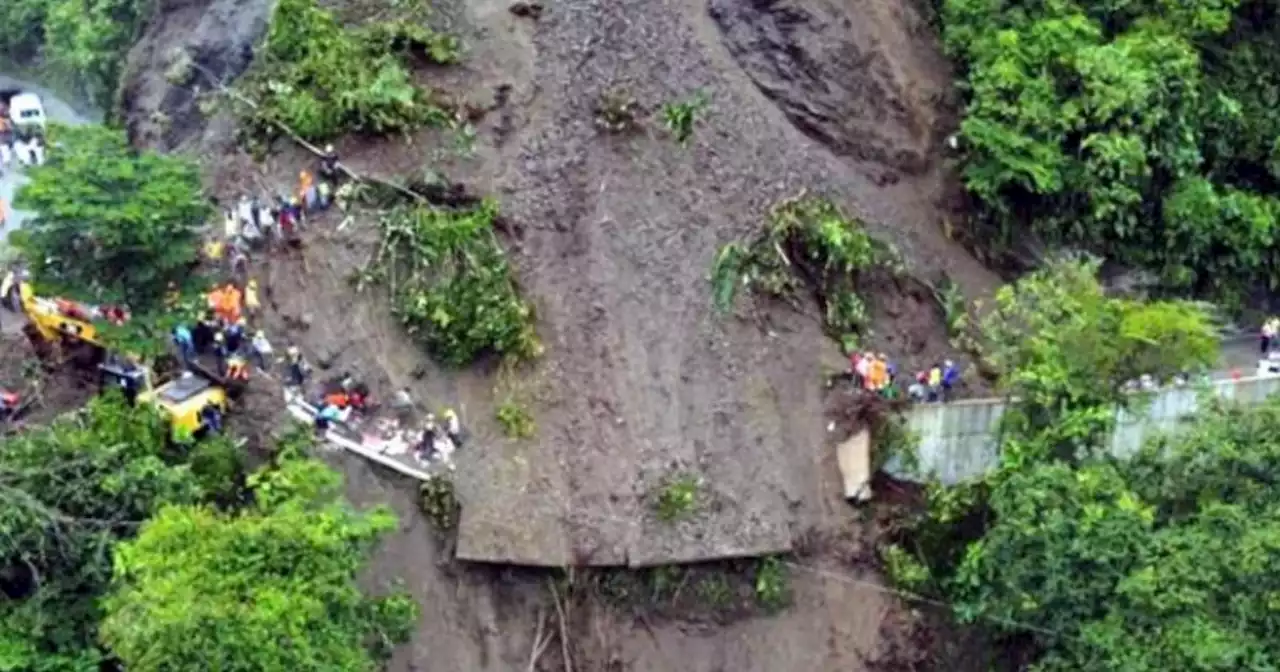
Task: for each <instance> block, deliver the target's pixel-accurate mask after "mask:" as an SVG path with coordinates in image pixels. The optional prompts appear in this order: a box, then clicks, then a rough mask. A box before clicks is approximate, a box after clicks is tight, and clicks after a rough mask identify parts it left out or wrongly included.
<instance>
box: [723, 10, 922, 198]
mask: <svg viewBox="0 0 1280 672" xmlns="http://www.w3.org/2000/svg"><path fill="white" fill-rule="evenodd" d="M708 11H709V13H710V15H711V18H712V20H713V21H714V22H715V24H716V25H717V26H718V27H719V29H720V32H721V34H722V36H723V41H724V44H725V46H726V47H728V49H729V52H730V53H731V54H732V55H733V57H734V58H735V59H736V60H737V62H738V64H739V65H740V66H741V67H742V68H743V70H745V71H746V73H747V75H748V76H749V77H750V78H751V80H752V82H754V83H755V85H756V87H757V88H759V90H760V92H761V93H763V94H764V95H765V96H766V97H767V98H769V99H770V100H771V101H773V102H774V103H775V104H776V105H778V107H779V108H780V109H781V110H782V111H783V113H784V114H786V116H787V118H788V119H790V121H791V123H793V124H795V126H796V127H797V128H799V129H800V130H801V131H802V132H804V134H805V135H808V136H809V137H810V138H813V139H814V140H816V141H818V142H820V143H822V144H824V145H826V146H827V147H828V148H830V149H831V150H832V151H834V152H835V153H837V154H840V155H844V156H849V157H851V158H853V159H856V160H858V161H865V162H872V163H875V164H878V165H881V166H885V167H889V168H892V169H894V170H897V171H901V172H904V173H907V174H910V175H916V174H920V173H922V172H924V171H925V170H927V168H928V165H929V160H928V157H929V155H930V148H931V146H932V145H933V144H934V142H935V138H934V137H933V135H934V133H933V129H932V128H931V127H932V126H933V125H934V117H935V116H936V115H934V114H931V113H930V112H929V111H930V110H932V108H933V107H934V105H933V103H934V99H936V98H937V97H938V96H937V94H936V93H931V92H928V91H921V90H920V89H919V84H918V83H916V82H915V80H916V78H915V76H914V73H913V67H912V66H913V65H920V66H926V65H927V64H912V63H909V62H907V63H902V62H892V61H891V60H890V59H889V58H888V57H886V50H889V49H891V48H892V44H893V43H894V42H903V41H908V40H911V39H915V38H917V36H918V35H919V31H920V29H921V24H923V21H922V20H921V19H920V18H919V17H918V16H917V15H916V14H915V13H914V12H913V11H912V10H910V9H909V8H907V7H905V6H901V5H897V6H890V7H886V6H883V5H873V4H871V3H869V2H833V1H831V0H710V3H709V5H708ZM893 51H894V53H898V52H900V51H901V50H900V49H893ZM933 65H936V64H933ZM920 79H921V80H928V79H935V78H931V77H924V78H920ZM921 103H923V105H922V104H921Z"/></svg>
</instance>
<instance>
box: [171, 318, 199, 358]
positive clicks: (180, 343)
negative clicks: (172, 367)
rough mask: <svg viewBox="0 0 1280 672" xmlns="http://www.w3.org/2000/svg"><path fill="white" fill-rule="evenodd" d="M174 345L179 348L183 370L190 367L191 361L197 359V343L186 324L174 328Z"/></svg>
mask: <svg viewBox="0 0 1280 672" xmlns="http://www.w3.org/2000/svg"><path fill="white" fill-rule="evenodd" d="M173 344H174V345H175V346H177V348H178V355H179V356H180V357H181V358H182V366H183V368H186V367H188V366H190V365H191V360H193V359H195V357H196V342H195V337H194V336H192V335H191V330H190V329H188V328H187V326H186V325H185V324H179V325H178V326H176V327H174V328H173Z"/></svg>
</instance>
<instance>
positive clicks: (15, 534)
mask: <svg viewBox="0 0 1280 672" xmlns="http://www.w3.org/2000/svg"><path fill="white" fill-rule="evenodd" d="M168 434H169V433H168V430H167V429H166V425H165V422H164V421H163V420H162V419H161V417H160V416H159V415H158V414H156V413H154V412H153V411H151V410H150V409H148V408H137V409H132V408H128V407H127V406H125V405H124V403H123V401H122V400H121V399H119V398H118V397H115V396H113V397H109V398H100V399H97V400H95V401H93V402H91V403H90V404H89V406H88V407H87V408H86V409H85V410H84V411H82V412H80V413H78V414H76V415H74V416H68V417H64V418H63V419H61V420H59V421H57V422H55V423H54V424H53V425H51V426H49V427H46V428H40V429H36V430H32V431H28V432H25V433H22V434H19V435H15V436H10V437H8V438H5V439H3V440H2V441H0V590H3V593H4V595H5V597H6V598H7V599H3V600H0V669H2V670H96V669H98V668H97V661H98V660H100V659H102V658H103V657H104V655H105V654H103V653H102V652H101V651H100V650H99V649H98V648H97V647H96V631H97V624H98V619H99V618H100V612H99V607H98V604H97V599H98V597H99V596H100V595H102V594H103V593H104V592H105V590H106V589H107V586H108V582H109V581H110V579H111V572H112V565H111V549H112V548H113V547H114V546H115V545H116V544H117V543H119V542H120V541H121V540H123V539H127V538H129V537H131V536H132V535H133V534H134V532H135V531H136V530H137V527H138V525H139V524H141V522H142V521H144V520H146V519H147V518H148V517H149V516H151V515H152V514H153V513H155V512H156V511H157V510H159V509H160V507H161V506H163V505H166V504H194V503H196V502H199V501H202V500H204V499H205V498H206V497H207V496H211V495H212V496H217V495H219V494H221V493H215V492H210V491H208V490H206V488H205V484H208V483H211V482H213V481H214V480H215V479H221V478H226V477H228V476H231V477H234V476H235V474H234V473H228V472H227V471H225V467H226V465H225V464H224V465H223V466H221V467H219V469H218V470H217V471H210V470H207V469H206V467H208V466H210V465H208V464H207V463H206V464H204V465H201V466H199V467H192V466H189V465H188V464H185V463H187V462H190V459H189V457H188V456H187V455H185V454H183V453H181V452H176V451H175V449H173V448H171V447H170V446H169V445H168V444H167V442H166V439H167V437H168ZM204 450H205V451H206V453H211V452H215V451H226V450H234V449H232V448H230V446H229V445H227V444H225V440H222V439H215V440H214V441H213V442H212V443H210V444H207V445H206V446H205V448H204ZM231 469H232V471H234V469H235V467H232V468H231Z"/></svg>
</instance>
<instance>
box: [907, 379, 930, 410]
mask: <svg viewBox="0 0 1280 672" xmlns="http://www.w3.org/2000/svg"><path fill="white" fill-rule="evenodd" d="M928 381H929V374H927V373H925V372H924V371H918V372H916V377H915V380H913V381H911V385H910V386H909V387H908V388H907V396H909V397H911V400H912V401H915V402H922V401H924V400H925V399H926V398H927V392H926V389H927V388H926V387H925V383H927V382H928Z"/></svg>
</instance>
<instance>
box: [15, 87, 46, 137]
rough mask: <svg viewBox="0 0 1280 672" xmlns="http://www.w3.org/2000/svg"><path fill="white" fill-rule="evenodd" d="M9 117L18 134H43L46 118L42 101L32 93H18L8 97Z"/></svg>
mask: <svg viewBox="0 0 1280 672" xmlns="http://www.w3.org/2000/svg"><path fill="white" fill-rule="evenodd" d="M9 118H10V119H12V120H13V127H14V129H16V130H17V131H18V133H19V135H43V134H44V128H45V124H46V123H47V120H46V119H45V115H44V103H42V102H40V96H38V95H36V94H34V93H19V94H17V95H15V96H14V97H13V98H10V99H9Z"/></svg>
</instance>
